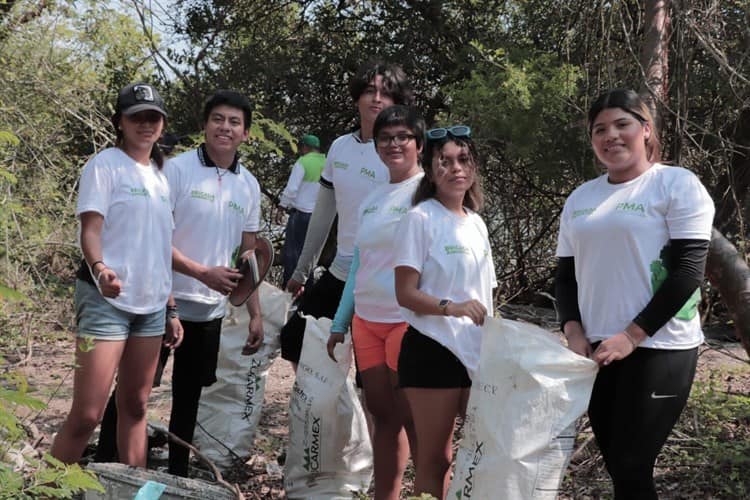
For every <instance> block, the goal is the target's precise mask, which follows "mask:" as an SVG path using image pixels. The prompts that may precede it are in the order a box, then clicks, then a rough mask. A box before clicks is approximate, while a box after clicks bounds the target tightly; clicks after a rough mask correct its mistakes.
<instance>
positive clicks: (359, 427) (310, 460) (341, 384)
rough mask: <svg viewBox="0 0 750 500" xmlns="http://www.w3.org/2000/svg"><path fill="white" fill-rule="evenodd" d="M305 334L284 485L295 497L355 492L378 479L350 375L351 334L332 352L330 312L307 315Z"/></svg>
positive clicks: (291, 408)
mask: <svg viewBox="0 0 750 500" xmlns="http://www.w3.org/2000/svg"><path fill="white" fill-rule="evenodd" d="M305 319H306V326H305V337H304V342H303V345H302V355H301V357H300V361H299V367H298V368H297V378H296V381H295V383H294V388H293V389H292V396H291V399H290V401H289V447H288V449H287V455H286V463H285V464H284V465H285V466H284V489H285V490H286V494H287V496H288V497H289V498H305V499H326V500H327V499H332V498H346V499H351V498H352V492H355V491H365V492H366V491H367V489H368V487H369V485H370V481H371V479H372V467H373V462H372V447H371V445H370V437H369V435H368V433H367V424H366V422H365V415H364V412H363V411H362V406H361V405H360V403H359V399H358V398H357V394H356V392H355V389H354V382H353V378H352V377H350V376H349V368H350V365H351V361H352V349H351V343H350V337H347V342H345V343H344V344H339V345H338V346H337V347H336V350H335V355H336V359H337V360H338V363H334V362H333V361H332V360H331V358H329V357H328V353H327V351H326V342H327V341H328V335H329V333H328V332H329V331H330V327H331V320H330V319H328V318H320V319H315V318H313V317H311V316H305Z"/></svg>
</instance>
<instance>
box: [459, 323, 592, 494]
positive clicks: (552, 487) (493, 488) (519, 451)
mask: <svg viewBox="0 0 750 500" xmlns="http://www.w3.org/2000/svg"><path fill="white" fill-rule="evenodd" d="M596 372H597V365H596V363H595V362H593V361H592V360H590V359H587V358H584V357H582V356H578V355H577V354H575V353H573V352H572V351H570V350H569V349H567V348H566V347H565V346H563V345H561V344H560V341H559V338H557V337H556V336H554V335H552V334H551V333H549V332H547V331H545V330H542V329H541V328H539V327H537V326H534V325H530V324H528V323H521V322H517V321H509V320H504V319H499V318H488V320H487V321H486V322H485V325H484V327H483V329H482V349H481V356H480V361H479V370H478V372H477V376H476V378H475V379H474V380H473V383H472V387H471V395H470V397H469V408H468V410H467V418H466V423H465V426H464V438H463V439H462V440H461V443H460V445H459V450H458V453H457V455H456V467H455V471H454V475H453V480H452V482H451V486H450V490H449V493H448V498H451V499H469V498H476V499H487V498H504V499H508V500H517V499H532V498H533V499H537V498H544V499H547V498H548V499H554V498H556V497H557V490H558V489H559V487H560V483H561V482H562V479H563V475H564V473H565V469H566V468H567V466H568V462H569V460H570V455H571V453H572V451H573V446H574V442H575V422H576V420H577V419H578V417H579V416H581V414H583V412H584V411H586V408H587V406H588V403H589V398H590V397H591V389H592V388H593V385H594V378H595V376H596Z"/></svg>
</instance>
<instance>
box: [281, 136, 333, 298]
mask: <svg viewBox="0 0 750 500" xmlns="http://www.w3.org/2000/svg"><path fill="white" fill-rule="evenodd" d="M299 149H300V153H302V155H301V156H300V157H299V159H297V161H296V162H295V163H294V166H293V167H292V172H291V174H289V180H288V181H287V183H286V187H285V188H284V191H282V193H281V197H280V198H281V199H280V201H279V206H280V207H281V209H282V210H279V211H278V212H277V213H276V223H277V224H281V218H282V211H284V212H286V213H288V214H289V219H288V220H287V223H286V230H285V231H284V247H283V248H282V249H281V261H282V264H283V265H284V279H283V281H282V284H281V286H282V288H284V287H286V284H287V282H288V281H289V278H291V277H292V273H293V272H294V269H295V267H297V261H298V260H299V255H300V252H302V245H304V243H305V235H306V234H307V226H308V224H309V223H310V215H312V211H313V208H315V200H316V199H317V197H318V190H319V189H320V173H321V172H322V171H323V167H325V163H326V155H324V154H323V153H321V152H320V139H318V138H317V137H316V136H314V135H312V134H306V135H304V136H302V139H301V140H300V144H299Z"/></svg>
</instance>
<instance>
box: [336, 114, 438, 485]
mask: <svg viewBox="0 0 750 500" xmlns="http://www.w3.org/2000/svg"><path fill="white" fill-rule="evenodd" d="M424 130H425V124H424V119H423V118H422V117H421V116H420V115H419V113H417V111H416V110H414V109H413V108H409V107H407V106H401V105H396V106H391V107H389V108H386V109H384V110H383V111H381V112H380V114H378V116H377V118H376V120H375V125H374V127H373V136H374V138H375V148H376V150H377V152H378V156H379V157H380V159H381V160H382V161H383V163H384V164H385V165H386V167H388V173H389V176H390V183H389V184H384V185H382V186H378V187H377V188H375V189H374V190H373V191H372V193H370V194H369V195H368V196H367V197H366V198H365V199H364V200H363V201H362V204H361V205H360V208H359V226H358V227H359V228H358V230H357V235H356V237H355V247H354V259H353V262H352V266H351V268H350V270H349V276H348V278H347V280H346V286H345V287H344V293H343V296H342V299H341V302H340V303H339V307H338V310H337V311H336V316H335V318H334V321H333V325H332V327H331V337H330V339H329V342H328V354H329V356H331V358H334V355H333V348H334V347H335V345H336V344H337V343H340V342H343V341H344V334H345V333H346V331H347V330H348V329H349V323H352V337H353V338H352V341H353V344H354V353H355V356H356V358H357V367H358V370H359V374H360V377H361V380H362V389H363V392H364V397H365V400H366V402H367V409H368V410H369V411H370V412H371V414H372V424H373V425H372V433H373V452H374V462H375V498H376V499H377V500H381V499H392V500H397V499H398V498H399V494H400V492H401V479H402V476H403V473H404V469H405V468H406V462H407V460H408V459H409V443H407V434H408V435H409V441H410V442H411V444H412V452H414V446H413V445H414V439H413V437H414V432H413V427H412V425H411V423H410V419H409V418H408V409H407V406H406V401H405V400H404V399H403V395H402V394H401V391H400V390H398V389H397V375H396V370H397V368H398V354H399V350H400V348H401V339H402V337H403V336H404V332H405V331H406V327H407V326H408V325H407V324H406V323H405V322H404V320H403V318H402V317H401V311H400V309H399V305H398V303H397V302H396V295H395V292H394V277H393V260H394V258H395V257H396V252H398V248H397V246H396V245H394V242H395V241H396V240H397V233H396V228H397V227H398V223H399V221H400V220H401V218H402V217H403V215H404V214H405V213H406V212H407V210H409V208H411V204H412V198H413V197H414V192H415V191H416V189H417V185H418V184H419V181H420V180H421V179H422V177H423V176H424V172H423V171H422V167H421V165H420V155H421V153H422V147H423V146H424ZM352 316H353V319H352ZM334 359H335V358H334ZM405 429H406V430H405Z"/></svg>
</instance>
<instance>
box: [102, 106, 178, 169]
mask: <svg viewBox="0 0 750 500" xmlns="http://www.w3.org/2000/svg"><path fill="white" fill-rule="evenodd" d="M121 119H122V113H119V112H118V113H115V114H114V115H112V126H113V127H115V135H116V138H115V146H117V147H118V148H122V145H123V142H124V140H125V136H124V135H123V133H122V130H121V129H120V120H121ZM162 120H163V127H162V130H164V128H166V126H167V118H166V117H164V116H163V115H162ZM150 158H151V160H152V161H153V162H154V163H156V168H158V169H159V170H161V169H162V167H163V166H164V152H163V151H162V150H161V148H160V147H159V144H158V141H157V142H155V143H154V145H153V146H151V155H150Z"/></svg>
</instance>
